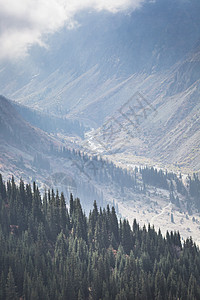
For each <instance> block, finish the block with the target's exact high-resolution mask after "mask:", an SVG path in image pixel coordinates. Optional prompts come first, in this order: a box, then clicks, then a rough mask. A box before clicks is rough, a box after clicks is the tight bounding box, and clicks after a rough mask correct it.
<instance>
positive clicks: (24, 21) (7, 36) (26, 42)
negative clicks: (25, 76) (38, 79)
mask: <svg viewBox="0 0 200 300" xmlns="http://www.w3.org/2000/svg"><path fill="white" fill-rule="evenodd" d="M144 1H145V0H0V45H1V47H0V60H1V61H2V60H3V61H4V60H17V59H19V58H23V57H25V56H26V55H27V54H28V51H29V49H30V47H31V46H32V45H35V44H37V45H40V46H41V47H48V42H47V37H48V35H49V34H53V33H55V32H57V31H59V30H60V29H61V28H63V26H66V27H67V28H69V30H70V29H71V30H72V29H73V28H74V27H76V26H77V25H78V24H77V22H76V14H77V13H78V12H80V11H82V10H95V11H102V10H105V11H109V12H111V13H117V12H120V11H125V12H127V11H133V10H135V9H137V8H139V7H140V6H141V5H142V4H143V2H144ZM79 25H80V24H79Z"/></svg>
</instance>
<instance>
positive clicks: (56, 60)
mask: <svg viewBox="0 0 200 300" xmlns="http://www.w3.org/2000/svg"><path fill="white" fill-rule="evenodd" d="M199 11H200V10H199V1H196V0H192V1H183V0H176V1H172V0H167V1H164V0H157V1H147V2H145V4H144V5H143V6H142V7H141V8H140V9H138V10H135V11H134V12H132V13H131V14H128V15H127V14H125V13H117V14H111V13H108V12H98V13H97V12H96V13H95V12H84V13H81V14H78V15H77V16H76V18H77V21H78V22H79V26H77V27H76V28H74V29H73V30H68V29H66V28H65V29H63V30H61V31H60V32H57V33H56V34H54V35H53V36H51V37H50V38H49V39H48V42H49V44H48V45H49V47H48V48H39V47H36V46H35V47H32V48H31V49H30V53H29V56H28V57H26V58H24V60H20V61H19V62H18V63H16V64H13V63H2V64H1V67H0V88H1V93H2V94H4V95H5V96H7V97H8V98H10V99H13V100H15V101H16V102H17V103H14V104H12V105H14V106H13V107H15V110H14V108H11V106H10V103H11V102H8V103H7V100H5V99H4V100H2V105H1V111H0V114H1V120H2V121H1V122H2V123H1V124H2V126H1V146H0V147H1V152H0V153H1V157H0V159H1V161H0V171H1V173H3V175H4V178H10V177H11V176H12V174H14V175H15V177H16V179H17V180H18V181H19V179H20V177H23V178H24V180H25V181H26V182H33V181H34V180H36V179H37V184H38V185H39V187H40V189H41V191H44V190H45V188H46V189H49V188H50V189H51V188H52V187H54V188H55V189H58V190H59V191H60V192H61V191H64V192H65V195H66V202H67V205H69V194H70V192H73V194H74V195H75V197H77V196H78V197H80V198H81V199H82V202H83V206H84V209H85V210H86V211H87V212H88V210H89V208H90V207H91V204H92V203H93V201H94V199H96V201H97V203H98V204H99V205H101V206H106V205H107V203H114V205H115V207H116V208H117V207H118V215H119V217H125V218H128V219H129V220H130V222H132V221H133V219H134V217H137V219H138V221H139V222H140V224H143V223H145V224H148V223H149V222H150V223H154V224H155V226H156V228H159V227H161V228H162V229H163V230H165V229H166V228H168V229H169V230H175V229H176V228H177V227H180V228H181V232H182V234H183V236H184V237H187V236H188V235H190V234H192V235H193V236H194V237H195V240H198V241H199V237H198V236H199V222H200V221H199V213H198V209H197V208H196V206H195V204H196V202H198V201H197V200H196V199H195V200H194V199H193V196H192V195H191V194H190V190H189V186H190V185H191V182H192V181H191V180H190V179H191V177H187V174H192V173H193V172H198V171H199V168H200V162H199V101H198V99H199V80H200V78H199V38H200V30H199V28H200V26H199V25H200V24H199V23H200V19H199ZM3 101H4V102H3ZM5 101H6V102H5ZM16 110H17V111H18V113H17V112H16ZM24 119H26V121H25V120H24ZM27 121H28V122H29V123H31V125H30V124H28V122H27ZM76 122H78V123H76ZM76 124H77V127H76ZM36 127H37V128H36ZM43 130H45V131H46V132H44V131H43ZM145 165H148V166H154V167H155V168H156V171H155V173H159V171H160V172H161V171H162V172H166V173H167V174H168V173H170V172H175V173H176V175H170V176H171V177H170V176H169V177H168V178H167V184H165V188H163V186H157V185H155V182H154V185H152V183H146V182H144V181H143V177H142V171H141V170H142V169H143V168H144V166H145ZM135 167H136V168H135ZM140 167H141V169H140ZM166 169H167V170H166ZM152 172H153V171H152ZM179 173H182V175H181V176H182V180H183V185H184V187H185V189H186V193H185V194H184V193H182V194H181V192H180V190H178V187H177V186H178V184H177V182H178V181H177V179H176V180H175V179H174V178H177V176H179V175H177V174H179ZM170 174H171V173H170ZM194 181H195V180H194ZM170 187H173V188H174V191H173V196H172V191H171V190H170ZM177 197H178V198H177ZM174 199H179V201H174ZM172 200H173V201H172ZM179 202H180V207H179V206H178V204H177V203H179ZM197 207H198V205H197ZM116 210H117V209H116ZM171 215H173V218H172V219H173V220H174V221H173V222H172V219H171ZM193 218H194V219H193ZM194 220H195V221H194Z"/></svg>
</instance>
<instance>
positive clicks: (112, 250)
mask: <svg viewBox="0 0 200 300" xmlns="http://www.w3.org/2000/svg"><path fill="white" fill-rule="evenodd" d="M0 216H1V218H0V245H1V247H0V266H1V273H0V300H5V299H6V300H7V299H12V300H13V299H20V298H21V299H47V300H50V299H60V300H64V299H111V300H112V299H142V300H143V299H144V300H145V299H162V300H163V299H164V300H165V299H166V300H167V299H200V288H199V287H200V276H199V274H200V252H199V249H198V248H197V246H196V245H195V243H193V241H192V239H187V240H186V241H185V242H184V244H183V245H182V244H181V240H180V235H179V233H178V232H171V233H169V232H167V236H166V238H163V237H162V235H161V232H160V231H159V232H158V233H157V232H156V231H155V229H154V228H153V227H151V226H150V225H149V226H148V229H147V228H146V227H145V226H144V227H143V228H142V229H140V228H139V225H138V224H137V222H136V220H134V222H133V227H132V229H131V226H130V224H129V222H128V221H127V220H120V222H118V220H117V216H116V213H115V209H114V207H112V208H111V209H110V207H109V206H107V208H106V209H105V208H104V209H103V210H102V209H101V208H100V209H98V207H97V204H96V202H94V207H93V210H92V211H91V212H90V214H89V217H86V216H85V214H84V213H83V211H82V207H81V204H80V200H79V199H78V198H77V199H74V198H73V196H72V195H71V197H70V212H69V213H68V209H67V208H66V204H65V198H64V195H63V194H61V195H59V193H58V192H56V193H54V191H53V190H52V191H48V192H46V193H45V194H44V197H43V199H41V196H40V193H39V190H38V188H37V186H36V185H35V184H33V188H31V186H30V185H26V186H25V185H24V183H23V181H22V180H21V182H20V184H19V186H17V185H16V184H15V181H14V179H13V178H12V180H11V181H9V182H8V183H7V185H5V184H4V182H3V180H2V177H1V176H0Z"/></svg>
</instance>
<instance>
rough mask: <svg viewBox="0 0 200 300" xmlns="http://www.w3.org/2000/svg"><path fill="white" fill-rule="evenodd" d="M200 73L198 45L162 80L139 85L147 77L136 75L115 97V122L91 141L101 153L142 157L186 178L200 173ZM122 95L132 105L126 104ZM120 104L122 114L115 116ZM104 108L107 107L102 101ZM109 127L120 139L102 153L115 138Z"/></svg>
mask: <svg viewBox="0 0 200 300" xmlns="http://www.w3.org/2000/svg"><path fill="white" fill-rule="evenodd" d="M199 70H200V48H199V46H198V47H195V48H194V49H193V50H192V51H191V52H190V53H189V54H188V55H187V56H186V57H185V58H184V59H182V60H181V61H179V62H178V63H176V64H175V65H174V66H172V67H171V68H170V69H169V70H167V71H166V72H165V73H162V74H160V76H158V74H155V75H150V76H146V77H144V76H143V81H142V80H140V81H139V78H140V79H142V76H138V77H136V76H133V77H132V76H131V77H130V78H129V80H127V81H126V82H124V84H123V86H121V87H120V91H118V93H116V95H114V96H111V97H110V99H109V101H110V107H108V109H110V114H109V113H108V116H109V117H108V116H107V119H106V121H105V122H104V124H103V125H102V126H101V127H100V128H98V129H97V130H96V131H93V132H91V134H90V140H92V141H93V144H94V145H95V148H96V149H98V148H99V151H104V153H107V154H109V155H110V154H115V153H116V152H119V156H121V158H122V153H123V152H126V154H129V155H130V159H131V154H132V155H133V154H136V155H137V156H139V157H144V158H150V159H152V161H153V160H154V163H156V162H157V163H158V164H159V162H160V163H161V164H162V165H163V166H164V165H168V166H169V165H170V164H171V165H172V164H173V165H177V167H180V170H181V168H182V170H183V169H184V168H185V172H186V173H187V172H188V171H189V170H194V171H199V170H200V160H199V157H200V153H199V149H200V147H199V140H200V119H199V118H200V115H199V109H200V103H199V100H198V99H199V97H200V89H199V82H200V71H199ZM135 83H136V84H137V85H136V84H135ZM133 85H135V93H133V94H131V93H130V86H133ZM137 90H138V91H139V92H137ZM141 90H142V91H143V92H142V93H141V92H140V91H141ZM128 94H129V95H128ZM117 96H118V99H120V100H122V99H125V98H126V99H127V101H126V102H125V103H124V104H121V105H120V100H118V101H117V99H116V98H117ZM131 96H132V97H131ZM114 103H115V104H116V109H115V110H114V112H113V113H111V109H112V107H114ZM101 105H102V106H103V107H104V106H105V105H106V104H105V102H104V103H102V102H101ZM131 107H132V110H131ZM123 114H124V115H123ZM109 125H110V126H111V125H112V127H113V132H115V134H110V136H109V141H108V140H107V141H104V144H105V142H108V145H107V148H108V149H105V148H104V149H102V145H101V143H100V142H98V141H102V140H103V139H105V131H106V130H107V131H108V132H107V135H108V134H109ZM121 142H122V143H121ZM121 144H123V145H121ZM94 145H93V146H94ZM118 148H120V151H118V150H117V149H118ZM107 150H108V151H107ZM186 170H187V171H186Z"/></svg>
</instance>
